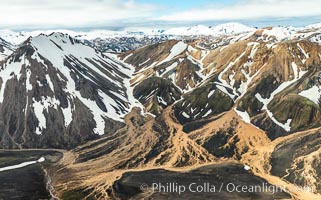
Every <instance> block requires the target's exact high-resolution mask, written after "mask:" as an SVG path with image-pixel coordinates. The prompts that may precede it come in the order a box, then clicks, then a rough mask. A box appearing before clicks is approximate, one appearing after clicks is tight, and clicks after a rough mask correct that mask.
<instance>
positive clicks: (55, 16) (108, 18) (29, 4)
mask: <svg viewBox="0 0 321 200" xmlns="http://www.w3.org/2000/svg"><path fill="white" fill-rule="evenodd" d="M0 8H1V12H0V19H1V20H0V27H9V28H10V27H20V26H23V27H26V26H47V27H50V26H60V27H70V26H75V27H76V26H86V25H97V24H103V25H108V24H113V23H115V22H117V21H120V20H126V19H136V18H146V17H150V16H152V12H153V11H154V10H155V9H156V7H155V6H153V5H151V4H138V3H137V2H135V1H134V0H0Z"/></svg>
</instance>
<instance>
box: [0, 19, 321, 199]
mask: <svg viewBox="0 0 321 200" xmlns="http://www.w3.org/2000/svg"><path fill="white" fill-rule="evenodd" d="M181 31H183V32H184V33H186V34H182V32H181ZM156 32H157V33H158V34H157V35H148V34H145V33H139V34H137V33H136V34H134V35H135V36H133V35H132V34H130V35H117V36H115V35H113V36H112V37H109V39H111V38H112V39H115V38H118V39H119V40H116V41H122V42H123V43H124V44H126V43H127V42H128V41H130V42H128V43H130V45H133V44H136V43H138V42H137V41H139V42H141V41H142V40H137V41H133V40H132V38H141V39H142V38H144V39H146V38H149V39H150V40H148V42H146V43H140V44H139V45H133V46H132V47H130V48H127V46H126V48H125V47H124V48H123V47H122V48H120V47H119V46H118V45H117V44H118V43H117V42H116V41H115V40H113V42H110V40H109V39H107V37H106V38H104V37H102V36H101V35H100V36H98V38H94V39H93V37H91V38H86V36H85V35H82V34H76V35H70V34H66V33H58V32H54V33H50V34H47V33H41V34H38V35H32V36H30V34H27V33H17V34H16V35H15V34H14V33H10V34H9V35H5V34H3V32H2V35H1V34H0V37H3V38H4V39H1V40H0V53H1V54H0V55H1V57H0V68H1V70H0V78H1V81H0V83H1V84H0V85H1V87H0V130H1V132H0V136H1V137H0V146H1V148H5V149H28V148H40V149H41V148H42V149H63V158H62V159H61V160H60V161H58V162H57V163H55V164H53V165H52V166H50V167H47V168H46V172H47V173H48V176H49V177H50V185H51V189H50V192H51V194H52V196H55V197H59V198H62V199H130V198H131V199H142V198H148V197H155V196H153V195H156V197H157V198H161V197H158V196H157V194H155V193H149V192H148V191H142V190H141V189H139V186H137V185H135V183H136V182H139V181H141V182H144V181H145V182H146V181H148V180H149V179H150V177H149V176H152V175H149V176H147V175H146V174H149V173H151V174H158V173H164V174H165V175H163V176H162V177H167V175H168V174H171V173H190V176H191V177H192V176H196V177H197V176H201V175H202V173H205V174H206V173H209V171H211V170H214V171H215V172H216V173H217V174H220V173H222V170H223V168H225V169H233V170H234V171H233V170H232V172H234V173H236V172H237V173H236V175H235V177H238V174H242V176H249V177H247V179H244V180H243V181H245V180H248V182H247V183H248V184H249V183H254V182H255V183H256V181H258V180H261V179H262V180H264V181H266V182H268V183H269V184H271V185H279V186H284V187H285V188H287V189H288V190H287V191H286V193H282V194H278V193H277V194H271V193H267V194H260V195H267V196H264V197H262V198H263V199H264V198H265V199H278V198H281V197H282V198H283V199H286V198H287V199H291V198H292V199H320V198H321V185H320V183H321V176H320V169H319V166H320V164H321V159H320V155H321V151H320V149H321V142H320V136H319V135H320V131H321V129H320V126H321V124H320V121H321V103H320V99H321V80H320V77H321V26H320V25H318V24H315V25H311V26H308V27H304V28H293V27H265V28H249V27H246V26H244V25H240V24H233V23H231V24H225V25H220V26H216V27H205V26H195V27H192V28H188V29H183V28H177V29H172V30H166V31H156ZM10 38H11V39H10ZM120 38H122V39H120ZM155 38H157V39H155ZM6 39H7V40H8V41H5V40H6ZM20 40H21V41H22V42H20ZM14 41H16V42H14ZM17 41H19V42H17ZM95 41H96V42H95ZM97 41H99V44H100V45H98V42H97ZM10 42H12V44H11V43H10ZM110 44H114V46H115V48H114V49H116V48H118V49H121V50H117V51H113V50H111V51H106V49H105V50H104V49H103V48H101V46H104V45H110ZM128 45H129V44H128ZM124 51H125V52H124ZM110 52H117V54H111V53H110ZM215 164H223V166H224V167H223V168H222V167H221V166H218V168H216V167H214V168H213V169H211V168H210V169H206V170H205V169H203V168H200V167H205V168H206V166H210V165H215ZM215 166H216V165H215ZM240 166H241V167H240ZM243 166H246V168H244V169H245V170H246V174H245V175H244V174H243V173H245V172H244V169H243V168H242V167H243ZM199 168H200V169H199ZM151 170H162V171H161V172H157V173H156V172H155V173H153V171H151ZM165 170H168V171H170V172H168V171H165ZM202 170H205V172H204V171H202ZM208 170H209V171H208ZM249 170H250V171H249ZM139 172H142V174H139ZM223 172H224V170H223ZM136 173H138V175H137V174H136ZM155 176H156V175H155ZM175 176H178V177H182V176H180V175H177V174H171V175H170V176H169V175H168V177H175ZM225 176H226V173H225V174H224V173H223V174H222V177H219V178H221V179H222V181H223V180H224V177H225ZM233 176H234V175H233ZM183 177H185V176H183ZM186 178H187V176H186ZM182 181H184V180H182ZM225 181H226V180H225ZM146 183H147V182H146ZM125 186H126V187H125ZM305 186H309V187H310V188H311V191H309V192H305V191H302V190H290V189H289V188H293V187H305ZM128 188H129V189H128ZM124 190H126V191H124ZM124 195H125V196H124ZM163 195H164V198H171V196H166V195H169V194H166V193H164V194H163ZM217 195H218V194H217ZM238 195H239V196H236V198H237V199H248V198H250V197H248V196H242V195H241V194H238ZM269 195H271V196H269ZM278 195H280V196H278ZM156 197H155V198H156ZM172 198H174V197H172ZM186 198H192V197H190V196H188V197H186ZM217 198H219V197H217Z"/></svg>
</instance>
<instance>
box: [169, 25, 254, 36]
mask: <svg viewBox="0 0 321 200" xmlns="http://www.w3.org/2000/svg"><path fill="white" fill-rule="evenodd" d="M254 30H255V28H251V27H248V26H245V25H243V24H240V23H226V24H221V25H217V26H214V27H210V26H203V25H196V26H193V27H178V28H171V29H168V30H166V31H164V33H163V34H166V35H186V36H188V35H189V36H191V35H208V36H222V35H233V34H239V33H244V32H250V31H254Z"/></svg>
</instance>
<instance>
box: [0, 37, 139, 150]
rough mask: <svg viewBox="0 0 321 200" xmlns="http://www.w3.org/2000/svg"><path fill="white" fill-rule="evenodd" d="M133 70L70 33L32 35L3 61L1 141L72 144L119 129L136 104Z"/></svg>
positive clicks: (17, 144)
mask: <svg viewBox="0 0 321 200" xmlns="http://www.w3.org/2000/svg"><path fill="white" fill-rule="evenodd" d="M130 76H131V69H130V68H128V67H127V66H125V65H124V64H121V63H120V62H118V61H117V60H115V58H112V57H108V56H106V55H104V54H102V53H101V52H98V51H97V50H95V49H93V48H91V47H88V46H85V45H84V44H82V43H80V41H78V40H76V39H74V38H72V37H70V36H69V35H66V34H62V33H53V34H51V35H44V34H41V35H39V36H36V37H31V38H29V39H28V40H26V41H25V42H24V43H23V44H21V45H20V46H19V47H18V48H17V49H16V50H15V51H14V52H13V53H12V54H11V55H9V56H8V57H7V58H6V59H5V60H4V61H3V62H2V63H1V70H0V78H1V89H0V122H1V130H3V131H2V133H1V134H2V137H1V138H2V139H1V141H0V143H1V146H3V147H9V148H10V147H45V146H47V147H57V148H58V147H64V145H67V146H65V147H68V146H69V147H71V146H73V145H74V144H79V143H81V142H83V141H85V140H88V139H90V138H94V137H97V136H98V135H102V134H105V133H108V132H112V131H114V130H116V129H117V128H118V127H119V126H120V125H121V124H122V121H123V116H124V115H125V114H127V113H128V112H129V111H130V110H131V107H132V106H134V105H135V104H136V102H135V100H134V97H133V96H132V93H131V91H130V87H129V78H130Z"/></svg>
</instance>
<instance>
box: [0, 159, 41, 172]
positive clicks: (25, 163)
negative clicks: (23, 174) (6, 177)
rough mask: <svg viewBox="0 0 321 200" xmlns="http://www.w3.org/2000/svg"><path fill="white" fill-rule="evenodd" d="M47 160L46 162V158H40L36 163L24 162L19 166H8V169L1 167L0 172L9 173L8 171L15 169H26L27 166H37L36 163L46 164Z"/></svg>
mask: <svg viewBox="0 0 321 200" xmlns="http://www.w3.org/2000/svg"><path fill="white" fill-rule="evenodd" d="M45 160H46V159H45V158H44V157H41V158H39V159H38V160H36V161H28V162H23V163H20V164H17V165H12V166H7V167H1V168H0V172H3V171H8V170H13V169H19V168H23V167H26V166H29V165H33V164H36V163H41V162H44V161H45Z"/></svg>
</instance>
